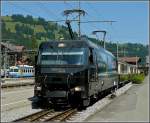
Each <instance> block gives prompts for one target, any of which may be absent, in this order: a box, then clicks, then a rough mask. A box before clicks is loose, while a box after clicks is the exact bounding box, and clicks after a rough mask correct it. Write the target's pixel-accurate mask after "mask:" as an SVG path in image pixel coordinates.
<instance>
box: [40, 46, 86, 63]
mask: <svg viewBox="0 0 150 123" xmlns="http://www.w3.org/2000/svg"><path fill="white" fill-rule="evenodd" d="M85 52H86V48H48V49H45V50H43V51H42V52H41V53H40V58H39V63H40V64H41V65H83V64H85V62H86V56H85Z"/></svg>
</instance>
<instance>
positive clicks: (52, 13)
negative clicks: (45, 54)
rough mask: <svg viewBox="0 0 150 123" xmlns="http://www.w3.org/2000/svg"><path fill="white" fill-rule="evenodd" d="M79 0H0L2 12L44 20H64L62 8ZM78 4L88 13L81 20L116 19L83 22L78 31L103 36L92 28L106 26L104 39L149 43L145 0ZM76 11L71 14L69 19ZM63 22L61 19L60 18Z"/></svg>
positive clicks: (146, 2) (76, 5)
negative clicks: (95, 32) (1, 0)
mask: <svg viewBox="0 0 150 123" xmlns="http://www.w3.org/2000/svg"><path fill="white" fill-rule="evenodd" d="M78 6H79V2H78V1H67V0H65V1H3V2H2V4H1V15H2V16H5V15H12V14H23V15H24V16H26V15H32V16H33V17H42V18H44V19H46V20H49V21H50V20H62V19H63V20H64V19H66V17H65V16H63V11H64V10H66V9H77V8H78ZM80 7H81V9H83V10H84V11H85V12H86V13H87V14H86V15H85V16H81V21H90V20H98V21H105V20H106V21H107V20H112V21H116V22H114V23H112V24H111V23H102V22H101V23H100V22H98V23H82V24H81V34H86V35H88V36H89V37H95V38H98V39H102V37H103V35H102V33H99V34H97V37H96V36H95V35H93V34H92V31H94V30H105V31H106V32H107V33H106V40H108V41H111V42H115V43H116V42H117V41H118V42H119V43H127V42H130V43H142V44H144V45H145V44H149V28H148V27H149V13H148V10H149V7H148V1H143V2H142V1H140V2H138V1H132V2H129V1H106V2H104V1H88V2H87V1H81V2H80ZM75 16H76V15H71V16H70V17H69V18H70V19H72V18H73V17H75ZM59 24H62V25H64V22H59ZM71 24H72V28H73V30H74V31H78V25H77V23H76V22H72V23H71Z"/></svg>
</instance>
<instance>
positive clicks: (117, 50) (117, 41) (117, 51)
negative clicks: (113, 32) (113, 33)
mask: <svg viewBox="0 0 150 123" xmlns="http://www.w3.org/2000/svg"><path fill="white" fill-rule="evenodd" d="M118 58H119V56H118V41H117V60H118Z"/></svg>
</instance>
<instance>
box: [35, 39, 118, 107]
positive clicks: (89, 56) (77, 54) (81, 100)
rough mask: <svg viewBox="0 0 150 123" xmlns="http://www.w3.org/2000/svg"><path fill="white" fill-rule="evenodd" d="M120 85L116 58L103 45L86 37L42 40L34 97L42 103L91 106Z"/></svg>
mask: <svg viewBox="0 0 150 123" xmlns="http://www.w3.org/2000/svg"><path fill="white" fill-rule="evenodd" d="M117 86H118V73H117V61H116V58H115V57H114V56H113V55H112V53H110V52H108V51H107V50H105V49H104V48H102V47H100V46H98V45H96V44H94V43H92V42H91V41H89V40H87V39H80V40H68V41H67V40H66V41H48V42H43V43H41V45H40V47H39V51H38V56H37V61H36V65H35V87H34V96H35V97H38V99H40V101H41V102H42V103H45V102H49V103H51V104H54V105H60V104H63V105H65V104H71V105H74V104H80V105H82V106H88V105H89V103H90V100H91V99H94V98H97V97H98V96H99V95H100V94H101V93H102V92H104V91H109V92H110V91H112V90H113V89H114V88H117Z"/></svg>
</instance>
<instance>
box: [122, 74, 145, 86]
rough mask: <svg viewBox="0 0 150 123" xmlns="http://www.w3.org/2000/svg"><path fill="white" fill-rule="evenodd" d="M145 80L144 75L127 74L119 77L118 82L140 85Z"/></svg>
mask: <svg viewBox="0 0 150 123" xmlns="http://www.w3.org/2000/svg"><path fill="white" fill-rule="evenodd" d="M144 78H145V75H144V74H128V75H121V76H120V81H125V80H130V81H132V83H135V84H140V83H142V82H143V80H144Z"/></svg>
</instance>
